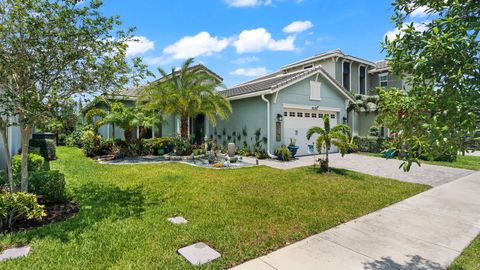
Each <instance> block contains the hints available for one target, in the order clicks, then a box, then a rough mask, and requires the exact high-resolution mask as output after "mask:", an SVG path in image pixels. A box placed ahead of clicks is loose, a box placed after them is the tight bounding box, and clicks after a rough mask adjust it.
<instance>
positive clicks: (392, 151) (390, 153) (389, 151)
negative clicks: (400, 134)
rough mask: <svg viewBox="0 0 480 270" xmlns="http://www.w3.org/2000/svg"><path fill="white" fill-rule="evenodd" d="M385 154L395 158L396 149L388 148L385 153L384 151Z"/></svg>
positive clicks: (387, 156)
mask: <svg viewBox="0 0 480 270" xmlns="http://www.w3.org/2000/svg"><path fill="white" fill-rule="evenodd" d="M383 156H384V157H385V158H393V157H395V150H387V151H385V153H383Z"/></svg>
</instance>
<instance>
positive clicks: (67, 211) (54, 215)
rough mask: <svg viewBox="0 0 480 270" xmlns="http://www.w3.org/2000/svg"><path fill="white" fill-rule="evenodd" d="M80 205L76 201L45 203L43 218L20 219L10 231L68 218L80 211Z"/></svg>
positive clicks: (23, 229)
mask: <svg viewBox="0 0 480 270" xmlns="http://www.w3.org/2000/svg"><path fill="white" fill-rule="evenodd" d="M79 209H80V206H79V205H78V204H77V203H76V202H74V201H67V202H63V203H57V204H49V205H45V208H44V210H45V214H47V215H46V216H44V217H43V218H42V219H41V220H18V221H17V222H15V224H14V225H13V228H12V230H10V231H9V232H18V231H25V230H29V229H33V228H37V227H41V226H44V225H47V224H51V223H54V222H58V221H62V220H66V219H68V218H70V217H72V216H73V215H75V213H77V212H78V210H79Z"/></svg>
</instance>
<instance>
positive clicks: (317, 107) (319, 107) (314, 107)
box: [283, 103, 342, 112]
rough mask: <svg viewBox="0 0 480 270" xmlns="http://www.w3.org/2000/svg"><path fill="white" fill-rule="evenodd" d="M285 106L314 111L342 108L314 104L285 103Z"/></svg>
mask: <svg viewBox="0 0 480 270" xmlns="http://www.w3.org/2000/svg"><path fill="white" fill-rule="evenodd" d="M283 108H285V109H299V110H312V111H330V112H341V111H342V110H341V109H339V108H334V107H323V106H314V105H303V104H289V103H283Z"/></svg>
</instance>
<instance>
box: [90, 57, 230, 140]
mask: <svg viewBox="0 0 480 270" xmlns="http://www.w3.org/2000/svg"><path fill="white" fill-rule="evenodd" d="M191 69H192V70H201V72H206V73H207V74H209V75H210V76H211V77H212V79H213V80H217V81H218V82H223V78H222V77H220V76H219V75H218V74H216V73H215V72H213V71H212V70H210V69H208V68H207V67H205V66H204V65H201V64H198V65H195V66H192V67H191ZM163 79H164V78H161V79H160V80H163ZM143 87H144V86H140V87H135V88H127V89H125V90H123V91H122V93H120V94H119V95H117V96H115V97H107V99H109V100H110V101H117V102H123V103H124V105H125V106H127V107H129V106H136V101H137V96H138V95H139V93H140V91H141V90H142V88H143ZM97 106H98V107H100V108H104V109H105V110H106V107H104V106H102V105H101V104H100V105H97ZM86 110H88V108H86ZM86 110H84V111H86ZM142 129H145V130H143V131H144V132H143V133H144V134H146V135H145V136H144V138H154V137H172V136H175V135H177V134H180V118H179V117H177V116H176V115H171V116H168V117H165V119H164V123H163V124H157V125H152V126H146V127H136V128H135V129H134V130H133V134H132V136H133V138H139V137H140V134H142V132H141V131H142ZM207 129H208V122H207V121H206V119H205V116H203V115H199V116H198V117H196V118H195V119H190V122H189V133H190V135H192V136H195V138H196V140H197V142H198V143H201V142H202V141H203V140H204V139H205V136H206V130H207ZM98 133H99V134H100V135H101V136H102V137H104V138H108V139H124V134H123V130H122V129H121V128H119V127H116V126H115V125H114V124H106V125H103V126H101V127H100V128H99V131H98Z"/></svg>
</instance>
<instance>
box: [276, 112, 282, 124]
mask: <svg viewBox="0 0 480 270" xmlns="http://www.w3.org/2000/svg"><path fill="white" fill-rule="evenodd" d="M277 121H278V122H282V121H283V115H281V114H279V113H277Z"/></svg>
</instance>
